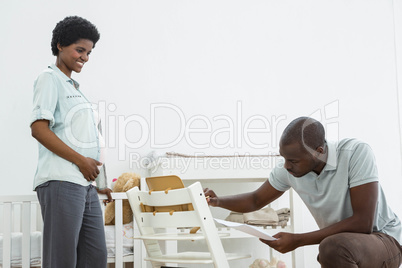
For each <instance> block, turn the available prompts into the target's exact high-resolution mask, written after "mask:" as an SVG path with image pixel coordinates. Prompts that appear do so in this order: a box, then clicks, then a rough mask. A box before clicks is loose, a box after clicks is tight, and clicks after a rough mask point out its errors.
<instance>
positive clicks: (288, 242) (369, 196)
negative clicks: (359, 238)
mask: <svg viewBox="0 0 402 268" xmlns="http://www.w3.org/2000/svg"><path fill="white" fill-rule="evenodd" d="M334 190H336V189H334ZM350 199H351V203H352V209H353V215H352V216H351V217H349V218H346V219H344V220H342V221H340V222H338V223H335V224H333V225H331V226H328V227H326V228H324V229H321V230H318V231H314V232H310V233H304V234H290V233H278V234H276V235H274V237H275V238H277V239H278V240H275V241H265V240H262V242H264V243H266V244H267V245H268V246H270V247H272V248H274V249H275V250H277V251H279V252H281V253H285V252H289V251H292V250H294V249H296V248H298V247H301V246H307V245H314V244H319V243H321V241H322V240H323V239H324V238H326V237H328V236H331V235H333V234H338V233H343V232H352V233H367V234H369V233H371V232H372V230H373V223H374V213H375V210H376V205H377V199H378V182H371V183H367V184H363V185H360V186H356V187H353V188H351V189H350Z"/></svg>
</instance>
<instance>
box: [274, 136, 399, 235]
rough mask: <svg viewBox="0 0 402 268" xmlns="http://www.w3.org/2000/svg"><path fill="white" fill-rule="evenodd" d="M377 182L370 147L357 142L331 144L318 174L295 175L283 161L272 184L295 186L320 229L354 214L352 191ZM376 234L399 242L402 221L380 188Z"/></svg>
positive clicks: (375, 167) (275, 172)
mask: <svg viewBox="0 0 402 268" xmlns="http://www.w3.org/2000/svg"><path fill="white" fill-rule="evenodd" d="M376 181H378V172H377V165H376V162H375V157H374V154H373V151H372V150H371V148H370V146H369V145H367V144H366V143H363V142H360V141H358V140H355V139H344V140H341V141H340V142H339V143H330V142H328V159H327V164H326V165H325V167H324V169H323V170H322V171H321V173H320V174H319V175H317V174H316V173H314V172H310V173H308V174H306V175H305V176H303V177H300V178H296V177H294V176H292V175H291V174H290V173H289V172H287V170H286V169H285V168H284V167H283V162H282V163H279V164H278V166H277V167H275V168H274V170H273V171H272V172H271V174H270V177H269V182H270V183H271V185H272V186H273V187H274V188H275V189H277V190H278V191H286V190H288V189H289V188H290V187H292V188H293V189H294V190H295V191H296V192H297V193H298V194H299V196H300V198H301V199H302V200H303V202H304V203H305V204H306V206H307V208H308V209H309V210H310V212H311V214H312V215H313V217H314V219H315V221H316V222H317V225H318V227H319V228H320V229H322V228H325V227H327V226H330V225H332V224H335V223H337V222H339V221H341V220H343V219H346V218H349V217H351V216H352V215H353V209H352V205H351V200H350V188H353V187H356V186H359V185H362V184H366V183H370V182H376ZM375 213H376V214H375V218H374V226H373V231H375V232H382V233H385V234H388V235H390V236H392V237H394V238H395V239H396V240H398V241H399V242H400V239H401V222H400V220H399V218H398V217H397V216H396V215H395V214H394V213H393V212H392V210H391V209H390V208H389V206H388V205H387V201H386V198H385V195H384V193H383V190H382V188H381V186H379V193H378V201H377V209H376V212H375Z"/></svg>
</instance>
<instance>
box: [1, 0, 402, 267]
mask: <svg viewBox="0 0 402 268" xmlns="http://www.w3.org/2000/svg"><path fill="white" fill-rule="evenodd" d="M400 2H401V1H400V0H395V1H391V0H388V1H379V0H371V1H363V0H355V1H346V0H342V1H336V2H334V1H328V0H325V1H322V0H320V1H319V0H309V1H307V0H303V1H300V0H287V1H263V0H259V1H257V0H255V1H229V0H225V1H176V0H174V1H122V0H117V1H114V2H113V5H110V2H109V1H89V0H85V1H82V0H80V1H68V3H66V2H65V1H63V2H61V1H60V2H58V1H49V0H46V1H45V0H42V1H5V0H1V1H0V20H1V23H0V34H1V40H2V42H0V53H1V54H0V55H1V60H0V76H1V80H0V81H1V84H0V90H1V97H0V118H1V125H2V131H1V132H0V142H1V147H0V148H1V154H0V165H1V169H0V175H1V178H2V181H3V183H2V185H3V187H1V188H0V194H2V195H4V194H24V193H30V192H31V186H32V179H33V175H34V173H35V169H36V159H37V145H36V142H35V141H34V140H33V139H32V138H31V136H30V129H29V126H28V118H29V115H30V112H31V109H32V107H31V103H32V85H33V81H34V79H35V77H36V76H37V75H38V74H39V73H40V72H41V71H42V70H43V69H44V68H45V67H46V66H47V64H49V63H53V62H54V61H55V59H54V57H53V56H51V51H50V40H51V31H52V29H53V28H54V26H55V24H56V23H57V22H58V21H59V20H61V19H62V18H63V17H65V16H67V15H75V14H76V15H80V16H83V17H86V18H87V19H89V20H90V21H92V22H93V23H95V24H96V25H97V26H98V28H99V30H100V32H101V40H100V41H99V43H98V44H97V46H96V48H95V49H94V51H93V53H92V54H91V60H90V62H89V63H88V64H87V65H86V66H85V68H84V70H83V72H82V73H81V74H79V75H74V78H76V79H77V80H78V81H79V82H80V83H81V89H82V91H83V92H84V93H85V94H86V95H87V96H88V97H89V98H90V99H91V100H93V102H94V103H97V104H99V105H100V108H101V112H102V109H103V112H102V114H103V117H104V120H105V123H106V126H105V130H106V140H107V142H108V146H109V151H108V163H107V164H108V175H109V177H110V178H113V177H117V176H119V175H120V174H121V173H123V172H125V171H137V172H139V173H141V174H143V175H146V173H145V171H144V170H142V169H139V168H136V161H135V160H134V159H136V157H137V154H138V155H140V156H145V155H147V154H148V153H149V152H150V151H151V150H156V151H160V152H166V151H176V152H182V153H189V154H194V153H206V154H218V153H219V154H232V153H240V154H243V153H251V154H265V153H271V152H277V151H278V147H277V144H278V139H279V136H280V134H281V131H282V130H283V128H284V127H285V126H286V125H287V124H288V123H289V122H290V121H291V120H292V119H294V118H296V117H298V116H302V115H313V116H315V117H317V118H320V115H321V119H322V122H323V123H324V124H325V125H326V126H327V127H328V132H329V133H328V134H329V138H331V139H332V138H335V139H337V138H344V137H355V138H359V139H361V140H364V141H366V142H368V143H369V144H370V145H371V146H372V148H373V150H374V151H375V153H376V156H377V161H378V167H379V172H380V176H381V177H380V179H381V184H382V186H383V188H384V190H385V193H386V194H387V198H388V200H389V203H390V204H391V206H392V207H393V209H394V211H395V212H396V213H397V214H399V215H402V208H401V207H400V206H399V204H400V203H401V201H402V200H401V198H400V197H399V195H398V192H397V189H400V187H401V184H402V180H401V175H402V174H401V150H400V148H401V143H400V132H399V131H400V126H399V118H398V105H399V104H398V101H397V98H398V95H397V92H398V83H397V82H398V80H397V78H398V74H397V72H396V70H397V66H396V63H397V61H396V59H397V58H396V55H399V56H398V57H400V53H401V50H400V49H399V48H398V46H396V42H395V40H397V41H398V40H399V42H400V38H401V36H400V34H399V35H398V34H397V36H396V37H397V38H399V39H395V32H394V30H395V29H394V15H395V16H396V20H398V19H399V21H400V18H401V9H400V6H401V3H400ZM394 5H395V6H396V7H397V8H396V9H394ZM399 30H400V28H399ZM399 46H400V44H399ZM396 53H399V54H396ZM400 69H401V67H400V66H399V70H400ZM399 77H400V74H399ZM152 107H153V108H152ZM155 107H156V108H155ZM152 113H155V116H154V117H153V119H152V120H151V114H152ZM320 113H321V114H320ZM248 119H249V120H251V122H247V120H248ZM208 122H209V123H210V125H209V129H205V128H206V127H208ZM248 123H249V124H248ZM247 124H248V125H247ZM231 126H232V128H233V131H232V132H231V131H229V130H228V128H229V127H231ZM186 127H187V130H186ZM196 128H204V130H203V132H202V131H200V130H196ZM251 128H260V130H259V131H260V133H257V132H258V131H257V130H254V131H252V133H249V134H248V135H244V130H247V129H251ZM264 128H265V129H264ZM191 130H192V131H191ZM190 132H191V133H190ZM186 133H187V134H188V135H187V136H186ZM176 139H177V140H178V141H177V142H174V141H175V140H176ZM169 143H172V144H171V145H169V146H165V147H166V148H161V147H164V146H156V145H155V144H159V145H161V144H162V145H163V144H169ZM264 143H268V145H266V146H262V148H256V147H257V146H256V145H258V144H260V145H261V144H264ZM202 144H206V146H202ZM225 144H226V146H219V145H225ZM130 147H131V148H130ZM218 147H224V148H218ZM307 213H308V212H307V211H306V213H305V214H306V218H305V219H303V221H304V225H303V229H304V230H311V229H314V228H316V227H315V224H314V222H313V220H312V219H311V217H309V216H307ZM306 252H307V253H306V254H307V255H306V257H305V259H306V260H305V266H306V267H316V266H317V264H316V263H315V254H316V250H315V248H314V247H311V250H310V251H309V249H306Z"/></svg>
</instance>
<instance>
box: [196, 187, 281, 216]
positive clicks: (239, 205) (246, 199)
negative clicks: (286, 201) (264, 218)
mask: <svg viewBox="0 0 402 268" xmlns="http://www.w3.org/2000/svg"><path fill="white" fill-rule="evenodd" d="M204 193H205V196H206V197H207V201H208V204H209V205H210V206H214V207H221V208H225V209H228V210H231V211H236V212H243V213H245V212H251V211H255V210H258V209H260V208H262V207H264V206H265V205H267V204H269V203H271V202H272V201H274V200H276V199H277V198H278V197H280V196H281V195H282V194H283V193H284V192H281V191H278V190H276V189H275V188H274V187H272V185H271V184H270V183H269V181H268V180H267V181H265V182H264V183H263V184H262V185H261V186H260V187H259V188H258V189H257V190H255V191H254V192H249V193H244V194H238V195H230V196H224V197H218V196H216V194H215V193H214V191H212V190H210V189H208V188H207V189H205V190H204Z"/></svg>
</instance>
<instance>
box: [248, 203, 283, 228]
mask: <svg viewBox="0 0 402 268" xmlns="http://www.w3.org/2000/svg"><path fill="white" fill-rule="evenodd" d="M243 217H244V222H245V223H247V224H254V225H277V224H278V222H279V218H278V214H277V213H276V212H275V210H273V209H272V208H270V207H265V208H262V209H260V210H257V211H253V212H248V213H244V214H243Z"/></svg>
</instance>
